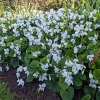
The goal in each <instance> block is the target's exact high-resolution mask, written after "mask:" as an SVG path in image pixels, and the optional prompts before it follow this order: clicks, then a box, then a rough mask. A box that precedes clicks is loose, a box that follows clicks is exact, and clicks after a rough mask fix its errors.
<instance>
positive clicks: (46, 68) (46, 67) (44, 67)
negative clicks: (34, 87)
mask: <svg viewBox="0 0 100 100" xmlns="http://www.w3.org/2000/svg"><path fill="white" fill-rule="evenodd" d="M41 65H42V66H41V68H42V69H43V70H45V71H47V70H48V67H49V65H48V63H47V64H45V65H44V64H41Z"/></svg>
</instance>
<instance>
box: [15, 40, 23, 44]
mask: <svg viewBox="0 0 100 100" xmlns="http://www.w3.org/2000/svg"><path fill="white" fill-rule="evenodd" d="M21 43H22V40H15V41H14V45H15V44H21Z"/></svg>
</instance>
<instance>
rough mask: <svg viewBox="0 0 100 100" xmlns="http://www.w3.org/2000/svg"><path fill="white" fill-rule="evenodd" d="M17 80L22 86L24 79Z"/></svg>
mask: <svg viewBox="0 0 100 100" xmlns="http://www.w3.org/2000/svg"><path fill="white" fill-rule="evenodd" d="M17 82H18V85H21V86H22V87H23V86H24V80H22V79H18V80H17Z"/></svg>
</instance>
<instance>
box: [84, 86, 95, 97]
mask: <svg viewBox="0 0 100 100" xmlns="http://www.w3.org/2000/svg"><path fill="white" fill-rule="evenodd" d="M84 92H85V93H86V94H90V95H91V96H92V97H93V96H94V94H95V92H96V89H95V88H92V87H89V86H85V87H84Z"/></svg>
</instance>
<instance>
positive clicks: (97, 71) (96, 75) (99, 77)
mask: <svg viewBox="0 0 100 100" xmlns="http://www.w3.org/2000/svg"><path fill="white" fill-rule="evenodd" d="M93 76H94V78H95V79H96V80H98V83H99V84H100V69H95V70H94V71H93Z"/></svg>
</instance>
